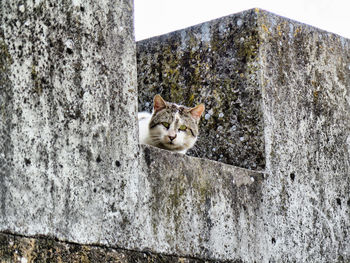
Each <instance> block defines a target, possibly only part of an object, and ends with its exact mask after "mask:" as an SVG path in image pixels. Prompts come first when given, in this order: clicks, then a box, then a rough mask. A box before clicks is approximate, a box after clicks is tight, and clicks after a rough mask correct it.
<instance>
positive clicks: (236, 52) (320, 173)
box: [137, 9, 350, 262]
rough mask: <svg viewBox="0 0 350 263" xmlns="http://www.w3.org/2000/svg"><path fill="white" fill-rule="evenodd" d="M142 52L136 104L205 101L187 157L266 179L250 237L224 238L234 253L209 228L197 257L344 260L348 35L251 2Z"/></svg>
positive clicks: (349, 250)
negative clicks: (260, 172)
mask: <svg viewBox="0 0 350 263" xmlns="http://www.w3.org/2000/svg"><path fill="white" fill-rule="evenodd" d="M137 52H138V54H137V62H138V82H139V110H150V109H151V107H152V105H151V101H152V99H151V98H152V96H154V94H156V93H160V94H162V95H163V96H164V98H166V99H168V100H172V101H174V102H177V103H183V104H187V105H190V106H193V105H194V104H195V103H198V102H203V103H205V104H206V117H205V116H204V118H202V124H201V135H200V138H199V140H198V143H197V146H196V148H195V149H194V150H193V151H192V152H190V154H191V155H194V156H201V157H205V158H209V159H214V160H219V161H223V162H226V163H230V164H234V165H237V166H241V167H248V168H252V169H265V171H266V173H267V174H269V176H268V177H267V179H266V180H264V181H263V182H262V186H261V188H259V193H260V192H262V193H263V194H262V195H260V194H259V196H261V199H259V202H258V203H249V202H248V203H249V205H248V209H250V208H253V210H254V211H255V213H256V216H257V218H259V220H256V221H254V220H253V222H254V223H253V224H254V229H255V231H256V236H254V237H251V238H250V237H249V235H247V236H246V237H248V241H245V240H244V239H238V240H236V239H235V238H236V236H237V235H238V234H239V233H236V234H234V235H231V242H232V243H235V248H233V247H231V249H230V250H228V251H225V249H224V248H223V247H220V246H218V244H224V242H221V240H225V238H223V239H220V241H219V240H217V241H216V242H215V241H214V239H215V237H214V235H213V236H211V238H212V239H210V242H209V243H210V244H211V245H210V246H208V247H205V246H204V248H208V249H209V251H210V252H207V251H205V249H203V250H202V251H201V252H200V253H202V254H203V255H209V256H212V255H215V256H217V257H219V258H222V259H231V260H232V259H237V258H238V259H240V260H243V261H246V262H254V261H257V262H269V261H270V262H271V261H272V262H289V261H300V262H306V261H313V262H334V261H335V262H347V261H349V260H350V247H349V245H348V244H349V243H350V235H349V233H350V229H349V225H350V217H349V214H350V177H349V171H350V161H349V160H350V40H348V39H345V38H342V37H340V36H337V35H335V34H331V33H328V32H325V31H322V30H319V29H317V28H314V27H311V26H308V25H305V24H302V23H298V22H296V21H292V20H289V19H286V18H283V17H279V16H276V15H274V14H271V13H269V12H266V11H263V10H259V9H254V10H249V11H246V12H242V13H239V14H235V15H231V16H228V17H224V18H220V19H217V20H214V21H210V22H207V23H203V24H200V25H197V26H194V27H190V28H187V29H183V30H180V31H176V32H173V33H170V34H167V35H163V36H159V37H155V38H152V39H148V40H143V41H140V42H138V43H137ZM214 149H215V151H214ZM218 149H219V150H218ZM217 150H218V151H217ZM214 177H216V176H214ZM213 183H215V182H213ZM222 200H223V201H222V202H223V203H225V202H226V201H227V199H226V198H223V199H222ZM183 202H184V203H185V202H186V198H184V201H183ZM251 206H252V207H251ZM177 214H179V213H174V217H175V216H176V215H177ZM233 214H234V215H235V213H233ZM234 217H235V216H234ZM195 219H196V217H191V218H189V219H188V221H190V220H195ZM219 219H222V217H220V216H219ZM249 222H250V221H249V220H244V221H241V222H239V225H240V226H244V225H245V224H248V225H249ZM230 224H231V223H230ZM174 225H176V224H174ZM208 225H210V224H208ZM223 225H225V224H224V223H223ZM208 229H209V228H208ZM188 232H190V231H188ZM203 233H207V232H205V231H203ZM215 233H217V234H218V236H220V235H225V234H222V233H226V232H225V231H224V230H223V231H222V232H221V231H219V232H215ZM192 240H195V239H194V238H193V239H192ZM232 243H231V244H232ZM195 244H196V245H198V243H195ZM245 244H248V245H247V246H246V245H245ZM225 245H226V244H225ZM188 246H190V243H189V244H188ZM193 251H198V249H197V250H196V249H194V250H193ZM211 253H212V254H211Z"/></svg>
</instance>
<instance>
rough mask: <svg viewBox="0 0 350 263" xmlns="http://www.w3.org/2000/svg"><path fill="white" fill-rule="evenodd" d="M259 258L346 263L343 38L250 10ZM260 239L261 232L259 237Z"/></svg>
mask: <svg viewBox="0 0 350 263" xmlns="http://www.w3.org/2000/svg"><path fill="white" fill-rule="evenodd" d="M257 15H258V17H259V30H260V39H261V40H260V47H259V48H260V51H259V59H260V65H261V70H260V78H261V79H260V83H261V89H262V109H263V112H264V134H265V147H266V170H267V172H268V173H269V174H270V176H269V178H268V179H267V181H266V183H264V184H263V192H264V193H265V195H264V197H263V198H264V202H263V203H262V204H261V205H262V210H261V212H262V214H263V217H264V220H263V222H261V225H260V226H259V229H260V231H261V232H264V233H265V238H262V240H261V242H262V243H261V244H262V246H261V247H260V249H259V250H261V251H265V252H264V254H262V258H263V259H264V261H268V260H272V261H275V262H286V261H298V262H349V261H350V245H349V244H350V40H349V39H344V38H342V37H340V36H337V35H334V34H330V33H328V32H325V31H321V30H318V29H315V28H313V27H310V26H306V25H304V24H300V23H297V22H294V21H290V20H287V19H285V18H281V17H278V16H275V15H271V14H269V13H267V12H258V13H257ZM260 238H261V237H260Z"/></svg>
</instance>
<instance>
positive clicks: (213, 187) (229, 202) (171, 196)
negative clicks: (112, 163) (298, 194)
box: [138, 146, 267, 260]
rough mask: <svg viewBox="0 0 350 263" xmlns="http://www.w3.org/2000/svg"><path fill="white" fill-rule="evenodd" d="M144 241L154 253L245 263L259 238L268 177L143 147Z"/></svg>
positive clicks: (142, 204) (142, 235) (142, 211)
mask: <svg viewBox="0 0 350 263" xmlns="http://www.w3.org/2000/svg"><path fill="white" fill-rule="evenodd" d="M142 150H143V151H142V160H141V166H142V167H143V168H144V173H145V178H144V180H143V182H142V186H141V187H140V189H142V190H141V191H142V193H143V195H142V199H141V200H140V208H139V213H138V214H139V215H146V216H145V217H144V218H145V219H144V221H143V222H142V233H141V236H140V241H141V240H144V241H143V243H144V244H146V245H147V246H148V249H149V250H151V251H156V252H159V253H165V254H176V255H183V256H190V257H198V258H206V259H217V260H241V259H242V258H244V257H243V256H242V255H244V254H245V251H246V250H247V249H248V248H251V249H253V248H254V247H255V246H256V245H257V243H256V242H252V241H253V240H255V238H256V236H258V235H259V229H258V228H257V227H256V226H257V225H259V222H258V221H259V220H261V219H260V218H259V216H260V214H259V212H258V211H259V209H260V203H261V202H262V196H263V194H264V193H263V192H262V191H261V187H262V185H263V182H264V180H265V178H266V176H267V175H266V174H263V173H260V172H254V171H251V170H247V169H243V168H239V167H235V166H231V165H226V164H223V163H219V162H215V161H211V160H207V159H200V158H195V157H189V156H186V155H183V154H177V153H170V152H167V151H165V150H161V149H158V148H154V147H150V146H142Z"/></svg>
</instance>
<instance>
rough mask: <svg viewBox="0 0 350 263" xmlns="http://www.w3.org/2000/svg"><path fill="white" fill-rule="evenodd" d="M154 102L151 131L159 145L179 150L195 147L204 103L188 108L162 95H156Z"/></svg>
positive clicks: (183, 150) (184, 150) (153, 138)
mask: <svg viewBox="0 0 350 263" xmlns="http://www.w3.org/2000/svg"><path fill="white" fill-rule="evenodd" d="M153 102H154V103H153V114H152V118H151V121H150V124H149V128H150V129H149V131H150V132H149V133H150V136H151V137H152V140H153V141H154V142H156V144H157V146H158V147H160V148H163V149H167V150H171V151H179V152H180V151H181V152H186V150H188V149H190V148H191V147H193V145H194V144H195V142H196V140H197V136H198V123H199V120H200V117H201V115H202V113H203V111H204V105H203V104H200V105H198V106H196V107H194V108H188V107H185V106H182V105H177V104H175V103H170V102H167V101H165V100H164V99H163V98H162V97H161V96H160V95H156V96H155V97H154V101H153Z"/></svg>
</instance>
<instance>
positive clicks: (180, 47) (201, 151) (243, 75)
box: [137, 10, 265, 170]
mask: <svg viewBox="0 0 350 263" xmlns="http://www.w3.org/2000/svg"><path fill="white" fill-rule="evenodd" d="M259 41H260V38H259V28H258V27H257V16H256V13H255V11H254V10H250V11H246V12H242V13H239V14H236V15H232V16H228V17H224V18H220V19H217V20H213V21H210V22H207V23H203V24H200V25H197V26H193V27H190V28H187V29H184V30H180V31H176V32H173V33H170V34H167V35H163V36H159V37H155V38H151V39H147V40H143V41H140V42H137V71H138V76H137V77H138V90H139V110H147V111H151V107H152V103H151V102H152V98H153V96H154V95H155V94H157V93H160V94H162V96H163V97H164V98H165V99H167V100H169V101H173V102H177V103H180V104H185V105H188V106H194V105H195V104H196V103H199V102H202V103H204V104H205V106H206V112H205V113H204V116H203V117H202V120H201V124H200V125H201V126H200V136H199V139H198V141H197V143H196V145H195V147H194V148H193V149H192V150H191V151H189V152H188V154H189V155H192V156H197V157H202V158H208V159H212V160H216V161H220V162H224V163H228V164H233V165H237V166H240V167H245V168H251V169H260V170H261V169H264V168H265V151H264V138H263V132H264V131H263V114H262V111H261V103H260V102H261V89H260V86H259V81H258V80H259V69H260V67H259V64H258V62H259V57H258V52H259Z"/></svg>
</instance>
